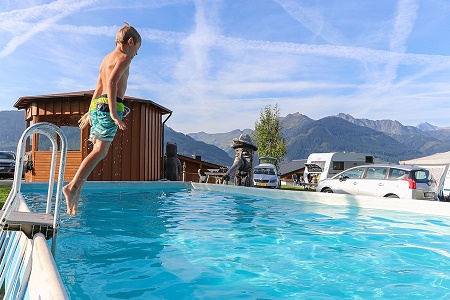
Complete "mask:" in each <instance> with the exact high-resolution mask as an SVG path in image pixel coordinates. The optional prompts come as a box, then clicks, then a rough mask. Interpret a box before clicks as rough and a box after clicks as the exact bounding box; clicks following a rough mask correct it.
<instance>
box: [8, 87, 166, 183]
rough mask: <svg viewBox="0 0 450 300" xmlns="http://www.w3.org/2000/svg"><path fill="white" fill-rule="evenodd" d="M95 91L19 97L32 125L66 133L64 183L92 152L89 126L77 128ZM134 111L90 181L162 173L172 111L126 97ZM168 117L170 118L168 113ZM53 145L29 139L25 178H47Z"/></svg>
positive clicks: (146, 177)
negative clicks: (166, 130)
mask: <svg viewBox="0 0 450 300" xmlns="http://www.w3.org/2000/svg"><path fill="white" fill-rule="evenodd" d="M93 93H94V91H93V90H91V91H81V92H73V93H64V94H51V95H41V96H30V97H21V98H19V100H18V101H17V102H16V103H15V104H14V107H16V108H17V109H25V110H26V113H25V121H26V127H27V128H28V127H29V126H30V125H32V124H36V123H39V122H49V123H53V124H55V125H57V126H59V127H60V128H61V129H62V130H63V131H64V132H65V133H66V135H67V138H68V152H67V160H66V171H65V178H64V180H65V181H70V180H71V179H72V178H73V176H74V175H75V172H76V171H77V169H78V167H79V165H80V163H81V161H82V160H83V159H84V158H85V157H86V156H87V155H88V153H89V152H90V151H91V150H92V143H90V142H88V137H89V127H85V128H84V129H83V130H81V129H79V127H78V120H79V119H80V117H81V116H82V115H83V114H85V113H86V112H87V111H88V109H89V104H90V102H91V99H92V95H93ZM124 105H125V106H127V107H128V108H130V114H129V115H128V116H127V117H126V118H124V120H123V121H124V123H125V124H126V126H127V129H126V130H124V131H122V130H118V131H117V134H116V136H115V138H114V141H113V142H112V144H111V148H110V149H109V152H108V155H107V157H106V158H105V159H104V160H103V161H102V162H101V163H99V164H98V165H97V167H96V168H95V169H94V171H93V172H92V174H91V175H90V176H89V177H88V180H89V181H153V180H159V179H161V178H162V177H163V175H162V174H163V170H162V168H163V153H164V149H163V144H164V123H165V122H166V121H167V119H168V118H169V117H170V116H171V114H172V111H170V110H169V109H167V108H165V107H163V106H161V105H158V104H156V103H154V102H152V101H150V100H145V99H139V98H133V97H128V96H125V99H124ZM164 115H167V116H164ZM50 146H51V143H50V141H49V140H48V138H47V137H44V136H40V135H38V134H35V135H33V136H32V138H31V142H30V141H28V142H27V148H26V151H27V155H28V157H30V158H31V161H32V163H33V168H34V170H33V171H30V172H27V173H25V180H26V181H27V182H38V181H41V182H42V181H48V179H49V172H50V170H49V169H50V160H51V151H50V150H51V149H50Z"/></svg>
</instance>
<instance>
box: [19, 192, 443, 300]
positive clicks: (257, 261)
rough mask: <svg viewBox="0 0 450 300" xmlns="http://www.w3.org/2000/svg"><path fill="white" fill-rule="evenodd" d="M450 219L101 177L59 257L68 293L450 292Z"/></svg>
mask: <svg viewBox="0 0 450 300" xmlns="http://www.w3.org/2000/svg"><path fill="white" fill-rule="evenodd" d="M41 194H42V193H38V192H27V193H26V194H25V195H26V196H27V198H28V199H30V200H33V202H36V201H37V202H38V203H39V202H42V201H45V193H43V194H42V196H41ZM304 194H305V197H311V196H309V195H310V194H309V193H304ZM449 209H450V206H449ZM449 226H450V219H448V218H443V217H434V216H427V215H419V214H413V213H401V212H395V211H384V210H377V209H363V208H360V207H357V206H330V205H324V204H320V203H317V202H314V201H297V200H289V199H270V198H265V197H261V196H257V197H254V196H249V195H240V194H230V193H220V192H209V191H204V190H194V189H190V188H182V189H173V188H168V189H143V188H139V189H120V190H117V189H111V188H108V186H105V188H104V189H93V190H90V189H85V191H84V192H83V195H82V200H81V204H80V214H79V216H76V217H72V218H68V217H67V216H64V215H63V225H62V228H61V231H60V235H59V239H58V250H57V259H56V263H57V266H58V268H59V270H60V273H61V277H62V279H63V281H64V283H65V286H66V287H67V290H68V293H69V295H70V296H71V298H72V299H374V298H379V299H399V298H402V299H448V298H450V230H449Z"/></svg>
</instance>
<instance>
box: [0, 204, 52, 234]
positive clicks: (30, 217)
mask: <svg viewBox="0 0 450 300" xmlns="http://www.w3.org/2000/svg"><path fill="white" fill-rule="evenodd" d="M0 214H3V210H0ZM3 229H4V230H10V231H22V232H23V233H25V235H26V236H27V237H28V238H30V239H32V238H33V236H34V235H35V234H36V233H42V234H43V235H44V236H45V238H46V239H47V240H48V239H50V238H52V237H53V230H54V229H53V215H52V214H46V213H31V212H20V211H12V212H11V213H9V216H8V217H7V219H6V220H5V226H4V227H3Z"/></svg>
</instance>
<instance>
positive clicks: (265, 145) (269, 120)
mask: <svg viewBox="0 0 450 300" xmlns="http://www.w3.org/2000/svg"><path fill="white" fill-rule="evenodd" d="M253 139H254V140H255V141H256V143H257V145H258V156H259V157H274V158H277V159H278V161H279V162H280V161H281V160H282V159H283V157H284V155H285V154H286V152H287V141H286V139H285V138H284V136H283V126H282V125H281V121H280V109H279V108H278V104H276V105H275V107H272V106H271V105H266V106H265V107H264V108H263V109H262V110H261V113H260V117H259V120H257V121H256V122H255V131H254V133H253Z"/></svg>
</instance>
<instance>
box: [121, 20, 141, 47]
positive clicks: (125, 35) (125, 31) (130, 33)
mask: <svg viewBox="0 0 450 300" xmlns="http://www.w3.org/2000/svg"><path fill="white" fill-rule="evenodd" d="M130 38H132V39H133V42H134V43H135V44H137V43H140V42H141V41H142V40H141V35H140V34H139V32H137V30H136V29H135V28H134V27H133V26H130V24H128V23H127V22H125V25H123V26H122V28H120V29H119V31H117V35H116V45H117V44H119V43H121V44H123V43H126V42H127V41H128V40H129V39H130Z"/></svg>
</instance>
